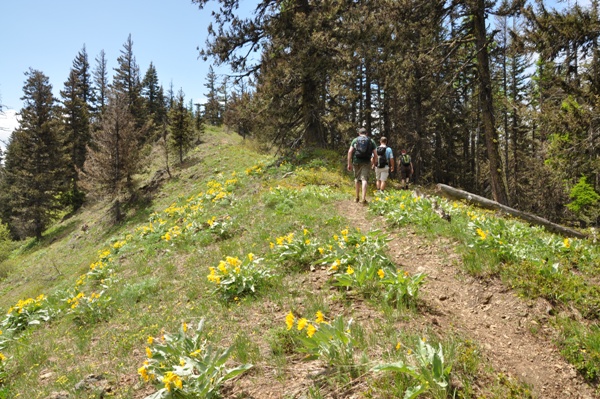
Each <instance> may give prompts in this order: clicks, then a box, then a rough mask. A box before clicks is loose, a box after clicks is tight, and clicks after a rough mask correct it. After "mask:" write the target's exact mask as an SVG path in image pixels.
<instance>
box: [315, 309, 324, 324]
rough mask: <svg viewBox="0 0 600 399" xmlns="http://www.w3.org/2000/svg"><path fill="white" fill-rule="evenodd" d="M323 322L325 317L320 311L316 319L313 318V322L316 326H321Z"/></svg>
mask: <svg viewBox="0 0 600 399" xmlns="http://www.w3.org/2000/svg"><path fill="white" fill-rule="evenodd" d="M324 321H325V317H324V316H323V312H321V311H320V310H319V311H317V317H316V318H315V322H316V323H317V324H321V323H323V322H324Z"/></svg>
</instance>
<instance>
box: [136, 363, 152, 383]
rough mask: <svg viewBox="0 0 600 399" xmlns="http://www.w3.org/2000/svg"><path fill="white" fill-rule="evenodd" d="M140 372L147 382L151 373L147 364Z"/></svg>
mask: <svg viewBox="0 0 600 399" xmlns="http://www.w3.org/2000/svg"><path fill="white" fill-rule="evenodd" d="M138 374H139V375H141V376H142V378H143V379H144V381H145V382H148V381H150V378H151V374H150V373H148V369H147V368H146V366H142V367H140V368H139V369H138Z"/></svg>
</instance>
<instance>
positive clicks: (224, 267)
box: [218, 261, 227, 274]
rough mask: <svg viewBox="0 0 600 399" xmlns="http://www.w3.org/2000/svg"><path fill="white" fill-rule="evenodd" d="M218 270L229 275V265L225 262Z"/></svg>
mask: <svg viewBox="0 0 600 399" xmlns="http://www.w3.org/2000/svg"><path fill="white" fill-rule="evenodd" d="M218 269H219V271H220V272H221V273H223V274H227V263H225V261H220V262H219V266H218Z"/></svg>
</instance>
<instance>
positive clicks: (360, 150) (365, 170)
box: [348, 127, 377, 204]
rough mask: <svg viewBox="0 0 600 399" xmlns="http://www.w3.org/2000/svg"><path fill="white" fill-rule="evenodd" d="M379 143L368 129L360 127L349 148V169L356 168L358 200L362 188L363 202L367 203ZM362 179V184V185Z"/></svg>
mask: <svg viewBox="0 0 600 399" xmlns="http://www.w3.org/2000/svg"><path fill="white" fill-rule="evenodd" d="M376 148H377V144H375V142H374V141H373V140H372V139H370V138H369V137H368V135H367V129H365V128H364V127H363V128H360V130H359V131H358V137H356V138H355V139H354V140H352V144H350V148H349V149H348V171H351V170H354V185H355V187H356V202H359V201H360V194H361V188H362V203H363V204H367V185H368V180H369V171H370V170H371V167H374V166H375V161H376V159H377V152H376V151H375V149H376ZM361 181H362V185H361Z"/></svg>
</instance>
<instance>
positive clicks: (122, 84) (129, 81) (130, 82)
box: [111, 35, 146, 128]
mask: <svg viewBox="0 0 600 399" xmlns="http://www.w3.org/2000/svg"><path fill="white" fill-rule="evenodd" d="M117 64H118V66H117V68H115V69H114V71H115V75H114V77H113V81H112V85H111V87H112V88H113V89H114V90H116V91H117V92H119V93H123V94H125V98H126V99H127V107H128V108H129V112H130V113H131V114H132V115H133V117H134V119H135V123H136V127H138V128H142V127H143V126H144V124H145V123H146V117H145V113H144V105H143V99H142V96H141V91H142V84H141V82H140V68H139V66H138V64H137V62H136V60H135V56H134V55H133V40H132V39H131V35H129V36H128V38H127V41H126V42H125V43H124V44H123V49H122V50H121V55H120V56H119V58H117Z"/></svg>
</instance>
